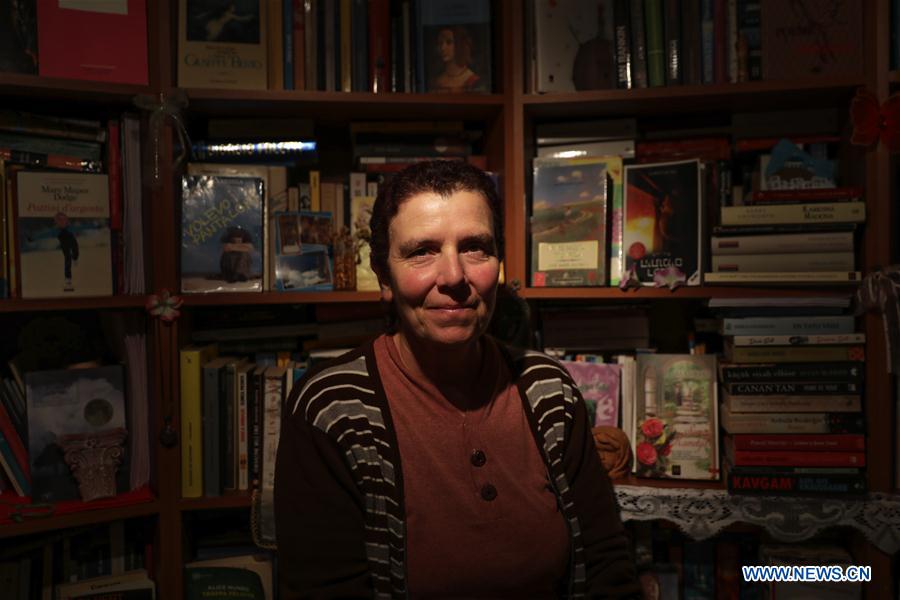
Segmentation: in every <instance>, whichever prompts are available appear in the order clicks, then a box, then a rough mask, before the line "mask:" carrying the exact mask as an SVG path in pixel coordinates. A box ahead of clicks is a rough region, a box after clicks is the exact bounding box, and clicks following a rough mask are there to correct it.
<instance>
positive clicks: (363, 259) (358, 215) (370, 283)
mask: <svg viewBox="0 0 900 600" xmlns="http://www.w3.org/2000/svg"><path fill="white" fill-rule="evenodd" d="M374 205H375V198H374V197H372V196H366V195H365V193H363V194H362V195H359V196H352V197H351V198H350V235H351V237H352V238H353V241H354V243H355V244H356V247H357V250H356V289H357V291H366V292H377V291H378V290H379V289H380V286H379V285H378V277H377V276H376V275H375V271H373V270H372V265H371V264H370V262H369V260H370V256H371V252H372V248H371V246H369V239H370V238H371V236H372V233H371V231H370V229H369V221H370V220H371V219H372V207H373V206H374Z"/></svg>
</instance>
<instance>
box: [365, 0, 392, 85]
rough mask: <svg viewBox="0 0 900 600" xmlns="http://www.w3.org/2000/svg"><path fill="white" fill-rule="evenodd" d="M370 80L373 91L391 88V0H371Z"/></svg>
mask: <svg viewBox="0 0 900 600" xmlns="http://www.w3.org/2000/svg"><path fill="white" fill-rule="evenodd" d="M369 81H370V82H371V85H372V89H371V91H372V92H376V93H379V92H388V91H390V89H391V4H390V0H369Z"/></svg>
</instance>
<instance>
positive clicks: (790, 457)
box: [725, 437, 866, 467]
mask: <svg viewBox="0 0 900 600" xmlns="http://www.w3.org/2000/svg"><path fill="white" fill-rule="evenodd" d="M725 457H726V459H727V460H728V462H729V464H732V465H735V466H744V465H746V466H768V465H776V466H791V467H864V466H866V453H865V452H830V451H820V452H802V451H797V450H736V449H735V448H734V447H732V445H731V444H730V443H729V440H728V438H727V437H726V439H725Z"/></svg>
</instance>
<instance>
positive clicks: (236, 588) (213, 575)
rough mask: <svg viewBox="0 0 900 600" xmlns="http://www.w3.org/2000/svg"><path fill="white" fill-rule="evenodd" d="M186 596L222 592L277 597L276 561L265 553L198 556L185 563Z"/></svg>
mask: <svg viewBox="0 0 900 600" xmlns="http://www.w3.org/2000/svg"><path fill="white" fill-rule="evenodd" d="M184 580H185V582H184V598H185V600H206V599H208V598H211V597H216V596H221V595H222V594H223V593H224V594H226V596H225V597H228V598H240V599H241V600H269V599H271V598H274V596H273V593H274V589H275V588H274V582H273V574H272V561H271V560H270V559H269V558H268V557H267V556H265V555H243V556H230V557H223V558H210V559H204V560H196V561H192V562H189V563H187V564H186V565H184Z"/></svg>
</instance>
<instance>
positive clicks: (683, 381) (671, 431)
mask: <svg viewBox="0 0 900 600" xmlns="http://www.w3.org/2000/svg"><path fill="white" fill-rule="evenodd" d="M635 392H636V395H635V407H634V409H635V417H636V418H635V422H634V424H633V428H632V431H630V432H629V433H630V435H629V437H630V438H631V443H632V445H633V450H634V455H635V467H634V470H635V472H636V473H637V474H638V475H639V476H643V477H653V478H674V479H712V480H717V479H719V449H718V437H719V436H718V432H719V423H718V413H717V408H718V403H717V401H716V357H715V356H713V355H690V354H642V355H639V356H638V357H637V384H636V389H635Z"/></svg>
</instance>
